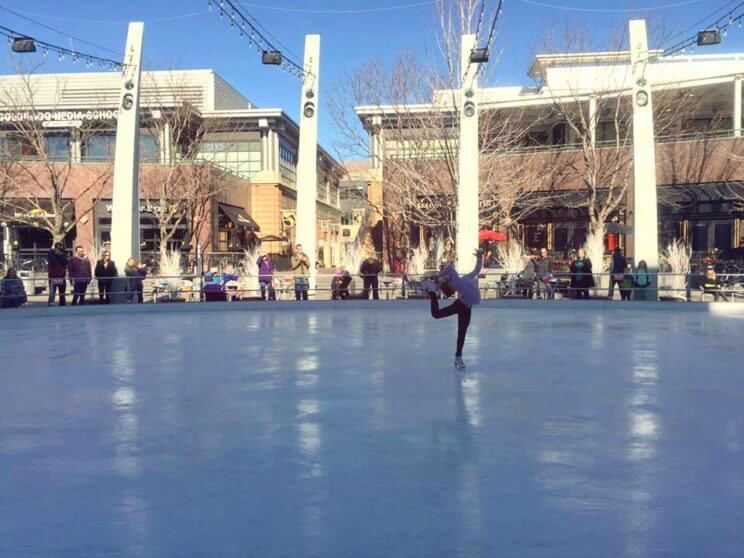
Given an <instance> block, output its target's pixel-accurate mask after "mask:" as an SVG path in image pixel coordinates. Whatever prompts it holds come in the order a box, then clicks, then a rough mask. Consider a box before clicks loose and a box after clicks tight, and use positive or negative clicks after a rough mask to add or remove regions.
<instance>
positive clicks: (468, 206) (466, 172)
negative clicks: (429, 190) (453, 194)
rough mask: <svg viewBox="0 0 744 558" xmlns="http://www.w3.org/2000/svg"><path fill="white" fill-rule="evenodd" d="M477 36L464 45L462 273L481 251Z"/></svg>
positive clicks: (459, 188) (466, 37) (460, 189)
mask: <svg viewBox="0 0 744 558" xmlns="http://www.w3.org/2000/svg"><path fill="white" fill-rule="evenodd" d="M476 44H477V37H476V36H475V35H463V36H462V43H461V60H462V62H461V71H462V72H463V80H462V85H461V89H460V107H459V110H460V148H459V158H460V160H459V177H460V181H459V184H458V185H457V238H456V252H457V269H458V270H459V271H460V272H461V273H468V272H470V271H472V269H473V267H474V266H475V256H474V255H473V252H474V251H475V250H476V249H477V248H478V222H479V219H478V178H479V177H478V174H479V173H478V171H479V168H480V166H479V159H480V158H479V142H478V139H479V138H478V98H479V94H478V78H477V73H478V65H477V64H471V63H470V53H471V52H472V50H473V49H474V48H475V47H476Z"/></svg>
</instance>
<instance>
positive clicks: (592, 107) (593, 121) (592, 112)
mask: <svg viewBox="0 0 744 558" xmlns="http://www.w3.org/2000/svg"><path fill="white" fill-rule="evenodd" d="M589 141H590V142H591V145H592V147H594V146H595V145H597V98H596V97H591V98H590V99H589Z"/></svg>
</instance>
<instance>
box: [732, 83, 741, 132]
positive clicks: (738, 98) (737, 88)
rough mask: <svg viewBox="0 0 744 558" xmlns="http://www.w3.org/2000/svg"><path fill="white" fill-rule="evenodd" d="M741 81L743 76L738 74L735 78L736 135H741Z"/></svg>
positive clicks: (734, 112)
mask: <svg viewBox="0 0 744 558" xmlns="http://www.w3.org/2000/svg"><path fill="white" fill-rule="evenodd" d="M741 81H742V76H736V79H735V80H734V110H733V117H734V137H737V138H740V137H741Z"/></svg>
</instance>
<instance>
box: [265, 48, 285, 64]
mask: <svg viewBox="0 0 744 558" xmlns="http://www.w3.org/2000/svg"><path fill="white" fill-rule="evenodd" d="M261 62H262V63H263V64H267V65H269V66H281V64H282V53H281V52H279V51H278V50H265V51H263V54H262V55H261Z"/></svg>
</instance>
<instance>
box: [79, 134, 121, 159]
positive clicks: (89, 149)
mask: <svg viewBox="0 0 744 558" xmlns="http://www.w3.org/2000/svg"><path fill="white" fill-rule="evenodd" d="M115 149H116V134H115V133H113V132H107V133H104V134H98V135H95V136H92V137H90V138H88V139H87V140H86V141H85V143H84V144H83V153H82V155H83V162H84V163H100V162H104V161H109V160H112V159H113V158H114V152H115Z"/></svg>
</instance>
